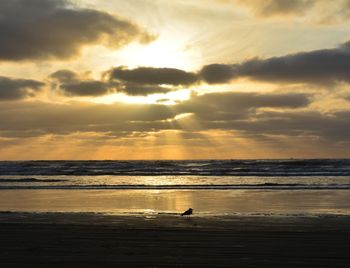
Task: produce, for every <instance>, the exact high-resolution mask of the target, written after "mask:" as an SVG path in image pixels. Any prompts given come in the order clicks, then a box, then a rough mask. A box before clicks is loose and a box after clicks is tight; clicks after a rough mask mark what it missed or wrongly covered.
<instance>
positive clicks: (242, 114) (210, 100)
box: [176, 92, 311, 121]
mask: <svg viewBox="0 0 350 268" xmlns="http://www.w3.org/2000/svg"><path fill="white" fill-rule="evenodd" d="M310 102H311V100H310V96H309V95H306V94H296V93H289V94H280V93H265V94H258V93H241V92H225V93H211V94H205V95H200V96H194V97H193V98H191V99H190V100H188V101H186V102H183V103H180V104H178V105H177V106H176V111H178V112H179V113H194V114H195V115H196V116H197V118H198V119H199V120H201V119H202V120H211V121H225V120H233V119H242V118H246V117H248V116H251V115H254V114H255V113H256V110H257V109H259V108H304V107H307V106H308V105H309V104H310Z"/></svg>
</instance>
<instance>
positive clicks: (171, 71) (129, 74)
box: [107, 67, 198, 86]
mask: <svg viewBox="0 0 350 268" xmlns="http://www.w3.org/2000/svg"><path fill="white" fill-rule="evenodd" d="M107 75H108V76H109V78H110V79H112V80H119V81H124V82H130V83H135V84H143V85H162V84H165V85H174V86H178V85H191V84H194V83H196V82H197V79H198V78H197V75H196V74H195V73H190V72H186V71H183V70H179V69H175V68H152V67H139V68H136V69H126V68H125V67H115V68H113V69H111V70H110V71H109V72H108V73H107Z"/></svg>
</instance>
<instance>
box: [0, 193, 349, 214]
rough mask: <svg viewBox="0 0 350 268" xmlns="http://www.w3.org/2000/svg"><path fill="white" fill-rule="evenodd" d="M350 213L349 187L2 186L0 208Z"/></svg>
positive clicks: (169, 212) (152, 212)
mask: <svg viewBox="0 0 350 268" xmlns="http://www.w3.org/2000/svg"><path fill="white" fill-rule="evenodd" d="M189 207H192V208H193V209H194V212H195V214H196V215H197V216H215V215H290V216H312V215H350V195H349V191H348V190H336V191H334V190H227V191H216V190H201V191H198V190H2V191H1V192H0V211H21V212H94V213H107V214H146V215H152V214H174V213H180V212H182V211H184V210H186V209H187V208H189Z"/></svg>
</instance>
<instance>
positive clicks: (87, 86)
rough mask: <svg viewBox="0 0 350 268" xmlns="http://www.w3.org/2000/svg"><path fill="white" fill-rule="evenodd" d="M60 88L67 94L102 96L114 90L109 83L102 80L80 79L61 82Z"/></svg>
mask: <svg viewBox="0 0 350 268" xmlns="http://www.w3.org/2000/svg"><path fill="white" fill-rule="evenodd" d="M60 89H61V90H62V91H64V92H65V93H66V94H67V95H73V96H101V95H106V94H108V93H110V92H112V91H111V90H110V89H109V87H108V85H106V84H104V83H103V82H100V81H79V82H75V83H74V82H73V83H67V84H61V85H60Z"/></svg>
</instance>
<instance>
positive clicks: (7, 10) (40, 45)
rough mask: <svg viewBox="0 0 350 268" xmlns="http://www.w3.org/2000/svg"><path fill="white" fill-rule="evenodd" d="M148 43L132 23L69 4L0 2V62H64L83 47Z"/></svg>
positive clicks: (35, 0)
mask: <svg viewBox="0 0 350 268" xmlns="http://www.w3.org/2000/svg"><path fill="white" fill-rule="evenodd" d="M151 39H152V37H151V36H150V35H149V34H147V33H145V32H144V31H143V30H141V29H140V28H139V27H138V26H137V25H135V24H133V23H132V22H129V21H127V20H125V19H122V18H119V17H116V16H113V15H111V14H109V13H106V12H102V11H97V10H92V9H83V8H79V7H76V6H74V5H73V4H71V2H69V1H64V0H9V1H6V0H4V1H0V40H1V42H0V60H9V61H20V60H30V59H64V58H69V57H72V56H74V55H77V54H78V53H79V51H80V48H81V47H82V46H84V45H89V44H96V43H99V44H101V43H102V44H104V45H108V46H112V47H120V46H123V45H125V44H127V43H129V42H131V41H134V40H136V41H140V42H148V41H150V40H151Z"/></svg>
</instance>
